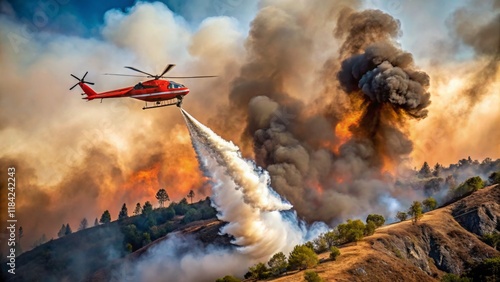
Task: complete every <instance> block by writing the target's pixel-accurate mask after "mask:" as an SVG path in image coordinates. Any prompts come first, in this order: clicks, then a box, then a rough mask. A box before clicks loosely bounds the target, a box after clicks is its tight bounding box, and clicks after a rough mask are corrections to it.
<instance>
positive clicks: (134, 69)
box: [125, 67, 156, 77]
mask: <svg viewBox="0 0 500 282" xmlns="http://www.w3.org/2000/svg"><path fill="white" fill-rule="evenodd" d="M125 68H127V69H131V70H133V71H136V72H140V73H143V74H147V75H149V76H150V77H156V76H155V75H152V74H150V73H147V72H145V71H141V70H138V69H136V68H133V67H125Z"/></svg>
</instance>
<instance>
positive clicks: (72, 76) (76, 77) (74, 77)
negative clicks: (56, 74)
mask: <svg viewBox="0 0 500 282" xmlns="http://www.w3.org/2000/svg"><path fill="white" fill-rule="evenodd" d="M71 76H72V77H74V78H76V79H77V80H78V81H80V79H79V78H78V77H76V75H74V74H71Z"/></svg>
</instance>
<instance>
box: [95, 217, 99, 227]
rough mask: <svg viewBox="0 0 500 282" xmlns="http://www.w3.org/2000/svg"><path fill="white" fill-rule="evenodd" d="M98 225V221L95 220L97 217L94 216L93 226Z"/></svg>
mask: <svg viewBox="0 0 500 282" xmlns="http://www.w3.org/2000/svg"><path fill="white" fill-rule="evenodd" d="M98 225H99V221H97V217H96V218H95V220H94V226H98Z"/></svg>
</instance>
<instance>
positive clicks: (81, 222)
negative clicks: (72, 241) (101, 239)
mask: <svg viewBox="0 0 500 282" xmlns="http://www.w3.org/2000/svg"><path fill="white" fill-rule="evenodd" d="M88 225H89V223H88V222H87V219H86V218H85V217H84V218H83V219H82V221H80V226H79V227H78V230H83V229H86V228H87V226H88Z"/></svg>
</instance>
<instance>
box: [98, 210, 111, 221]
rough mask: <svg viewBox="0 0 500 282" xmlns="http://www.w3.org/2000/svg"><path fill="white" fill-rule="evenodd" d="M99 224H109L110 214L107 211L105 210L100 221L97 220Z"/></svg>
mask: <svg viewBox="0 0 500 282" xmlns="http://www.w3.org/2000/svg"><path fill="white" fill-rule="evenodd" d="M99 222H100V223H102V224H106V223H110V222H111V214H110V213H109V211H108V210H105V211H104V212H103V213H102V215H101V219H100V220H99Z"/></svg>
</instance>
